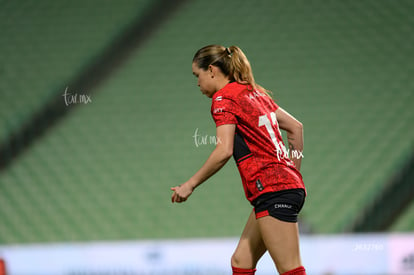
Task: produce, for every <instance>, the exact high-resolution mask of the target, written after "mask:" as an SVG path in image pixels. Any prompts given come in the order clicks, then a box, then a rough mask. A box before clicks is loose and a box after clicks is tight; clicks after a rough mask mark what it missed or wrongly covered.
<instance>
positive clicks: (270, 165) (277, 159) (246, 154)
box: [211, 82, 305, 202]
mask: <svg viewBox="0 0 414 275" xmlns="http://www.w3.org/2000/svg"><path fill="white" fill-rule="evenodd" d="M278 108H279V106H278V105H277V104H276V103H275V102H274V101H273V100H272V99H271V98H270V97H269V96H267V95H266V94H265V93H263V92H261V91H258V90H253V89H252V87H251V86H248V85H245V84H240V83H237V82H232V83H229V84H227V85H226V86H225V87H224V88H222V89H221V90H219V91H217V92H216V93H215V94H214V96H213V98H212V104H211V114H212V116H213V119H214V121H215V123H216V127H218V126H220V125H224V124H236V133H235V138H234V149H233V157H234V160H235V161H236V164H237V167H238V169H239V172H240V176H241V179H242V183H243V187H244V191H245V194H246V197H247V199H248V200H249V201H250V202H252V201H253V200H254V199H255V198H257V197H258V196H259V195H261V194H264V193H267V192H275V191H280V190H285V189H294V188H303V189H305V186H304V184H303V180H302V176H301V174H300V172H299V171H298V170H297V169H296V167H295V164H294V163H293V162H292V161H291V160H290V159H289V154H288V152H287V150H286V147H285V145H284V143H283V139H282V135H281V133H280V130H279V125H278V122H277V119H276V110H277V109H278Z"/></svg>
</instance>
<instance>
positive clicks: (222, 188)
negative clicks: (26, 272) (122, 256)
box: [0, 0, 414, 244]
mask: <svg viewBox="0 0 414 275" xmlns="http://www.w3.org/2000/svg"><path fill="white" fill-rule="evenodd" d="M155 2H156V1H149V0H146V1H126V0H121V1H109V0H106V1H92V0H87V1H78V0H76V1H70V2H67V1H50V0H45V1H40V2H39V1H36V2H35V1H0V5H1V8H0V29H1V30H2V31H1V32H2V35H1V36H0V123H1V124H0V144H3V146H4V145H7V142H8V139H10V137H11V136H12V134H13V133H14V132H15V131H17V130H18V129H19V127H20V126H21V125H24V124H25V123H27V122H28V121H30V118H31V117H32V116H33V114H34V113H35V112H37V111H38V110H39V109H42V108H43V106H44V105H45V103H46V102H47V101H48V100H49V99H50V98H54V97H58V98H61V101H62V102H63V101H64V97H63V96H62V95H63V94H64V92H65V89H66V88H67V92H69V93H71V94H72V95H74V94H78V100H79V97H80V96H81V95H88V96H89V97H90V98H91V100H92V101H91V102H89V103H88V104H82V103H79V102H78V103H77V104H70V105H68V106H66V107H65V108H68V110H67V112H66V115H65V116H64V117H63V118H62V119H61V120H59V122H58V123H57V124H54V125H53V126H52V127H50V128H48V130H47V132H46V134H45V135H43V136H41V137H40V138H38V139H36V140H35V141H34V142H33V143H31V145H30V146H29V147H28V148H27V149H26V150H25V151H23V153H21V154H19V156H18V157H17V158H16V159H15V160H14V161H13V162H12V164H11V165H9V166H8V167H7V168H6V169H3V170H2V171H1V172H0V243H1V244H9V243H33V242H65V241H90V240H115V239H117V240H119V239H122V240H128V239H149V238H181V237H225V236H238V235H240V233H241V231H242V229H243V226H244V223H245V221H246V219H247V217H248V215H249V212H250V211H251V206H250V205H249V203H248V201H247V200H246V199H245V198H244V193H243V190H242V185H241V180H240V178H239V174H238V171H237V168H236V166H235V164H234V161H233V160H230V161H229V163H228V164H227V165H226V166H225V167H224V168H223V169H222V170H221V171H220V172H219V173H218V174H216V175H215V176H214V177H212V178H211V179H210V180H208V181H207V182H206V183H204V184H203V185H202V186H200V187H199V188H198V189H197V190H196V191H195V193H194V194H193V195H192V197H190V199H189V200H188V201H187V202H186V203H184V204H180V205H173V204H171V202H170V196H171V191H170V187H171V186H175V185H178V184H181V183H183V182H185V181H186V180H187V179H188V178H189V177H190V176H192V175H193V173H194V172H196V171H197V169H198V168H199V167H200V166H201V165H202V164H203V162H204V161H205V160H206V159H207V157H208V155H209V153H210V152H211V151H212V150H213V148H214V145H213V144H202V145H200V146H198V147H197V146H196V144H195V142H194V137H193V136H194V134H195V132H196V130H197V131H198V133H199V134H202V135H208V136H214V134H215V126H214V122H213V120H212V118H211V115H210V104H211V102H210V99H208V98H206V97H204V96H203V95H201V93H200V92H199V89H198V87H197V83H196V79H195V78H194V77H193V76H192V74H191V60H192V57H193V55H194V53H195V51H197V50H198V49H199V48H201V47H203V46H205V45H208V44H222V45H225V46H230V45H237V46H239V47H241V48H242V49H243V50H244V52H245V54H246V55H247V57H248V58H249V60H250V62H251V64H252V68H253V72H254V74H255V78H256V81H257V82H259V83H260V84H261V85H263V86H264V87H266V88H267V89H269V90H271V91H272V92H273V95H274V98H275V100H276V101H277V103H278V104H279V105H280V106H281V107H283V108H284V109H286V110H287V111H288V112H290V113H291V114H292V115H294V116H295V117H296V118H297V119H299V120H300V121H301V122H302V123H303V124H304V135H305V151H304V156H305V157H304V159H303V162H302V173H303V177H304V181H305V185H306V187H307V190H308V197H307V201H306V204H305V207H304V209H303V211H302V213H301V223H300V226H301V227H302V228H307V229H306V230H305V231H309V230H310V231H311V232H313V233H341V232H346V231H347V228H349V226H350V224H352V223H354V222H355V219H356V218H357V217H358V215H359V213H360V212H361V209H364V207H365V206H366V205H367V204H368V203H370V202H371V201H372V200H373V199H374V198H375V197H376V195H377V194H378V193H379V192H381V190H382V189H383V188H384V186H386V185H387V183H388V182H389V180H390V178H392V176H393V175H394V174H395V173H396V172H397V171H399V169H400V168H401V166H402V165H403V163H405V162H406V160H407V159H408V158H409V157H410V156H411V154H412V151H413V141H414V128H413V124H412V121H413V119H414V112H413V106H414V79H413V75H414V65H413V57H414V54H413V44H414V36H413V33H414V32H413V31H414V17H413V16H412V14H413V12H414V2H413V1H409V0H406V1H402V0H398V1H386V0H381V1H374V0H363V1H334V0H331V1H322V0H314V1H299V0H295V1H282V0H277V1H276V0H263V1H225V2H223V1H218V0H211V1H201V0H196V1H186V2H184V3H183V4H181V5H180V6H179V7H178V8H177V9H176V10H174V11H173V12H172V13H171V14H170V15H169V17H168V18H167V19H166V20H164V21H163V22H162V23H161V24H160V26H159V27H158V28H157V29H155V30H152V31H151V33H150V35H148V36H147V37H146V38H145V40H144V41H143V42H142V43H141V46H140V47H138V48H137V49H136V50H134V51H133V52H132V53H131V55H130V56H129V57H128V59H127V60H126V61H125V62H123V63H121V65H119V67H117V68H116V69H115V70H114V71H113V72H112V73H111V74H110V75H109V76H108V77H107V78H106V79H105V80H104V81H103V83H102V84H101V85H98V86H97V87H95V88H93V89H90V90H88V89H84V88H81V89H78V88H76V89H74V88H73V87H71V86H70V81H71V79H73V78H74V77H75V76H77V75H79V73H80V72H82V71H83V70H84V69H85V68H86V67H87V66H88V65H89V64H91V62H94V61H96V60H97V59H99V58H100V53H102V52H103V51H104V50H105V49H106V48H107V47H108V45H110V44H111V43H113V41H117V39H118V38H119V37H120V36H121V34H122V33H123V32H124V30H125V29H126V28H128V27H129V26H131V24H132V22H135V20H136V19H137V18H140V17H143V16H144V15H145V14H146V13H147V12H148V11H149V10H150V9H151V8H152V7H153V5H154V3H155ZM177 5H178V4H177ZM154 20H158V18H157V17H154ZM160 20H161V19H160ZM413 230H414V203H410V205H409V207H407V209H405V210H404V213H403V214H402V215H401V216H400V217H399V218H398V219H397V221H396V222H395V223H394V224H393V226H392V227H391V228H390V231H402V232H404V231H413Z"/></svg>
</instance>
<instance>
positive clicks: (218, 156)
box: [171, 124, 236, 203]
mask: <svg viewBox="0 0 414 275" xmlns="http://www.w3.org/2000/svg"><path fill="white" fill-rule="evenodd" d="M235 131H236V125H235V124H226V125H221V126H218V127H217V128H216V135H217V145H216V148H215V149H214V151H213V152H212V153H211V154H210V156H209V157H208V159H207V161H206V162H205V163H204V165H203V166H202V167H201V168H200V170H198V171H197V172H196V173H195V174H194V175H193V176H192V177H191V178H190V179H189V180H188V181H186V182H185V183H183V184H181V185H179V186H176V187H172V188H171V190H172V191H174V192H173V194H172V196H171V201H172V202H173V203H174V202H184V201H186V200H187V198H188V197H189V196H190V195H191V194H192V192H193V190H194V189H195V188H196V187H197V186H199V185H200V184H202V183H203V182H204V181H206V180H207V179H208V178H210V177H211V176H212V175H214V174H215V173H216V172H217V171H218V170H220V169H221V168H222V167H223V166H224V165H225V164H226V163H227V161H228V160H229V159H230V158H231V156H232V155H233V143H234V133H235Z"/></svg>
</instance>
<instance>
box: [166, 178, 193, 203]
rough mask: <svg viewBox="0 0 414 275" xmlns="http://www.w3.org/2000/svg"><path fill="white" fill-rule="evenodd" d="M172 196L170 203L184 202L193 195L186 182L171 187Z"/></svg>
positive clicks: (191, 188)
mask: <svg viewBox="0 0 414 275" xmlns="http://www.w3.org/2000/svg"><path fill="white" fill-rule="evenodd" d="M171 190H172V191H173V194H172V195H171V202H172V203H174V202H178V203H180V202H185V201H186V200H187V198H188V197H189V196H190V195H191V194H192V193H193V187H191V186H190V184H189V183H188V182H186V183H183V184H181V185H179V186H176V187H171Z"/></svg>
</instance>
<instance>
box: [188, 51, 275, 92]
mask: <svg viewBox="0 0 414 275" xmlns="http://www.w3.org/2000/svg"><path fill="white" fill-rule="evenodd" d="M193 62H195V63H196V64H197V66H198V67H199V68H201V69H203V70H207V69H208V66H210V65H213V66H217V67H219V68H220V70H221V71H222V72H223V74H224V75H226V76H227V77H229V78H230V80H231V81H237V82H238V83H240V84H246V85H250V86H251V87H252V88H253V89H255V90H256V89H257V90H260V91H262V92H265V93H266V94H267V95H269V96H270V94H269V91H267V90H266V89H264V88H263V87H262V86H260V85H258V84H257V83H256V82H255V80H254V77H253V71H252V68H251V66H250V62H249V60H248V59H247V57H246V55H245V54H244V53H243V51H242V50H241V49H240V48H239V47H237V46H230V47H228V48H226V47H223V46H221V45H209V46H206V47H203V48H201V49H200V50H198V51H197V53H196V54H195V55H194V58H193Z"/></svg>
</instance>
